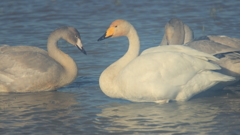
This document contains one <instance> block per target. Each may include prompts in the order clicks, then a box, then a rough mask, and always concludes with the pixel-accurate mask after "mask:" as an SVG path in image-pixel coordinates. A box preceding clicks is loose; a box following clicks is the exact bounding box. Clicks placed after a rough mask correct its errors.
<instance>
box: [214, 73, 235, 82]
mask: <svg viewBox="0 0 240 135" xmlns="http://www.w3.org/2000/svg"><path fill="white" fill-rule="evenodd" d="M212 74H213V75H214V77H213V78H212V80H213V81H214V80H215V81H216V82H229V81H234V80H236V78H235V77H232V76H228V75H224V74H221V73H218V72H212Z"/></svg>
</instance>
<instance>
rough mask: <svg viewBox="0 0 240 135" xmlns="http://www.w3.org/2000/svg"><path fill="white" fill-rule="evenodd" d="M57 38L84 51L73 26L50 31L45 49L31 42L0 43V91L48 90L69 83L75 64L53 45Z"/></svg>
mask: <svg viewBox="0 0 240 135" xmlns="http://www.w3.org/2000/svg"><path fill="white" fill-rule="evenodd" d="M61 38H63V39H64V40H66V41H68V42H69V43H71V44H73V45H74V46H77V47H78V48H79V49H80V50H81V51H82V52H83V53H84V54H86V52H85V50H84V49H83V46H82V43H81V39H80V35H79V32H78V31H77V30H76V29H75V28H73V27H60V28H58V29H56V30H55V31H53V32H52V33H51V34H50V36H49V38H48V43H47V49H48V52H47V51H45V50H43V49H40V48H37V47H32V46H12V47H11V46H8V45H4V46H2V47H0V92H37V91H50V90H56V89H58V88H60V87H63V86H66V85H68V84H70V83H72V82H73V81H74V80H75V78H76V76H77V72H78V68H77V65H76V63H75V62H74V60H73V59H72V58H71V57H70V56H69V55H67V54H65V53H64V52H62V51H61V50H60V49H59V48H58V47H57V41H58V40H59V39H61Z"/></svg>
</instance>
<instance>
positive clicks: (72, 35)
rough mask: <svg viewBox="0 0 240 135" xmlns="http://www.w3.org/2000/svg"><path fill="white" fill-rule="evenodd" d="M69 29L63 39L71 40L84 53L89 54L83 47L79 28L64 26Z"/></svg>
mask: <svg viewBox="0 0 240 135" xmlns="http://www.w3.org/2000/svg"><path fill="white" fill-rule="evenodd" d="M62 28H63V29H64V30H66V31H67V33H66V34H65V36H63V39H64V40H66V41H67V42H69V43H70V44H72V45H74V46H76V47H77V48H78V49H79V50H81V52H82V53H84V54H87V53H86V51H85V50H84V48H83V45H82V41H81V38H80V34H79V32H78V30H77V29H76V28H74V27H62Z"/></svg>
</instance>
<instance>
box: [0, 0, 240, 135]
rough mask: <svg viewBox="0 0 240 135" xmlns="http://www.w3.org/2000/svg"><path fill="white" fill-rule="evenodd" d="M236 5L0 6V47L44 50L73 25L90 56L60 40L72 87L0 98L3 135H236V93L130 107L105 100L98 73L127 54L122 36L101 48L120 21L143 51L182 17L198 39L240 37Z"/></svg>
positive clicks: (35, 1)
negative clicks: (74, 70) (71, 63)
mask: <svg viewBox="0 0 240 135" xmlns="http://www.w3.org/2000/svg"><path fill="white" fill-rule="evenodd" d="M239 7H240V1H234V0H232V1H226V0H215V1H214V0H213V1H199V2H195V1H191V0H182V1H178V0H171V1H160V0H148V1H140V0H139V1H133V0H132V1H130V0H104V1H100V0H99V1H96V0H32V1H28V0H1V1H0V44H8V45H13V46H14V45H32V46H38V47H41V48H43V49H46V41H47V37H48V35H49V34H50V32H51V31H53V30H54V29H56V28H57V27H60V26H64V25H68V26H73V27H76V28H77V29H78V30H79V32H80V33H81V38H82V42H83V45H84V47H85V50H86V51H87V52H88V55H87V56H85V55H83V54H82V53H81V52H80V51H79V50H78V49H77V48H75V47H73V46H71V45H70V44H67V43H66V42H65V41H60V42H59V44H60V47H61V49H63V50H64V52H66V53H68V54H70V55H71V56H72V57H73V58H74V60H75V61H76V62H77V64H78V66H79V75H78V78H77V79H76V81H75V82H74V83H72V84H70V85H69V86H67V87H64V88H61V89H59V90H58V91H54V92H40V93H20V94H16V93H11V94H7V93H0V134H1V135H3V134H6V135H15V134H54V135H55V134H105V135H106V134H190V135H192V134H214V135H215V134H223V135H226V134H233V135H235V134H236V135H237V134H240V109H239V107H240V93H239V91H240V89H239V88H236V91H213V92H207V93H204V94H202V95H201V96H198V97H195V98H193V99H191V100H190V101H188V102H183V103H169V104H163V105H161V104H155V103H132V102H129V101H126V100H120V99H112V98H109V97H107V96H105V95H104V94H103V93H102V92H101V90H100V88H99V85H98V77H99V75H100V73H101V72H102V71H103V70H104V69H105V68H106V67H107V66H108V65H109V64H111V63H112V62H114V61H115V60H117V59H118V58H119V57H120V56H122V55H123V54H124V53H125V51H126V50H127V40H126V38H124V37H123V38H113V39H108V40H105V41H102V42H97V39H98V38H99V37H100V36H102V34H103V33H104V32H105V30H106V29H107V28H108V26H109V24H110V23H111V22H112V21H114V20H116V19H125V20H128V21H129V22H131V23H132V24H133V25H134V26H135V28H136V29H137V31H138V33H139V36H140V39H141V44H142V48H141V50H143V49H146V48H149V47H152V46H156V45H158V44H159V43H160V41H161V39H162V35H163V29H164V25H165V23H166V22H167V21H169V20H170V19H171V18H172V17H179V18H181V19H182V20H183V21H184V23H186V24H188V25H189V26H190V27H191V28H192V29H193V30H194V33H195V37H199V36H203V35H207V34H225V35H227V36H231V37H235V38H240V33H239V31H240V12H239Z"/></svg>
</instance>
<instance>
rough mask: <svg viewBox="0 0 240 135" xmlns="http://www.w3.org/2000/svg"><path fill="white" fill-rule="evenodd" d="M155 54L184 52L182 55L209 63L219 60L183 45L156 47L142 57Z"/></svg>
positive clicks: (148, 50) (146, 51)
mask: <svg viewBox="0 0 240 135" xmlns="http://www.w3.org/2000/svg"><path fill="white" fill-rule="evenodd" d="M154 52H182V53H185V54H188V55H190V56H193V57H196V58H199V59H202V60H205V61H208V60H212V61H217V60H218V58H216V57H214V56H212V55H210V54H207V53H204V52H201V51H198V50H195V49H192V48H190V47H186V46H182V45H169V46H156V47H152V48H149V49H146V50H144V51H143V52H142V54H141V55H145V54H149V53H154Z"/></svg>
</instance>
